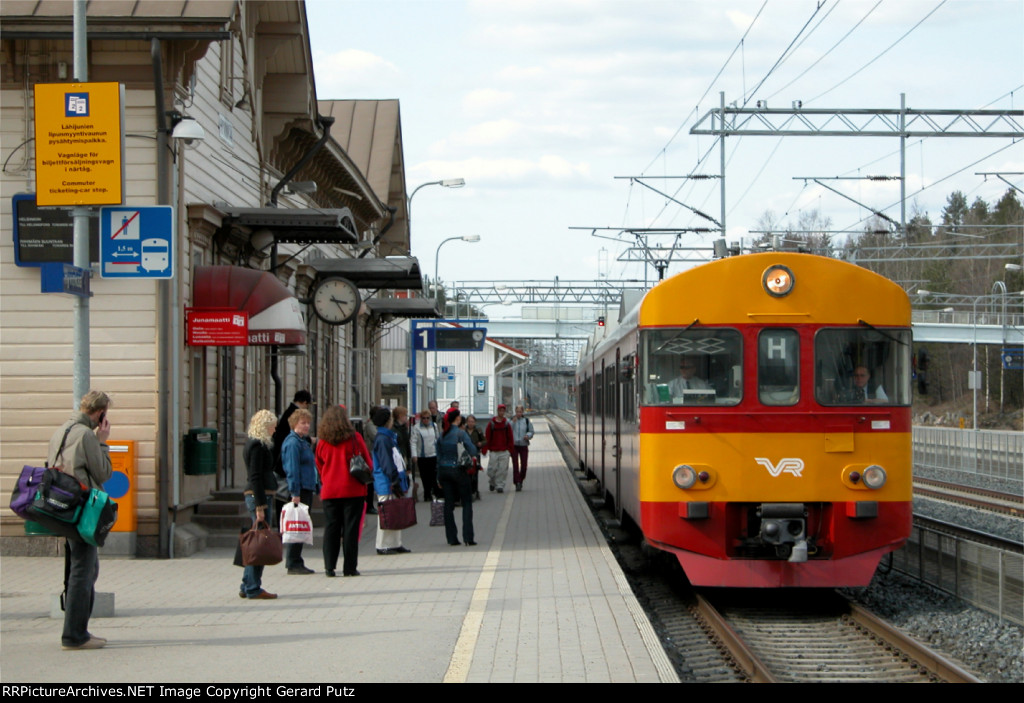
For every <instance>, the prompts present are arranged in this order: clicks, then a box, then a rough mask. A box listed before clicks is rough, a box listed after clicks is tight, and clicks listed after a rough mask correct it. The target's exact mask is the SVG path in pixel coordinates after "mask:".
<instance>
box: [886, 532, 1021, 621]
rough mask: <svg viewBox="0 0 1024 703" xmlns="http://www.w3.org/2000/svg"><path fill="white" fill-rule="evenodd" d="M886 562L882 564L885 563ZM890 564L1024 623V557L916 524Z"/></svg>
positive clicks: (894, 554) (937, 586)
mask: <svg viewBox="0 0 1024 703" xmlns="http://www.w3.org/2000/svg"><path fill="white" fill-rule="evenodd" d="M883 564H884V562H883ZM892 568H894V569H896V570H897V571H900V572H902V573H905V574H907V575H908V576H912V577H914V578H917V579H919V580H921V581H924V582H925V583H927V584H929V585H931V586H934V587H936V588H938V589H939V590H942V591H945V592H946V593H950V594H952V595H954V596H956V597H957V598H960V599H961V600H963V601H966V602H967V603H970V604H971V605H973V606H975V607H976V608H980V609H982V610H985V611H988V612H990V613H993V614H994V615H997V616H998V617H1000V618H1001V619H1004V620H1008V621H1009V622H1013V623H1016V624H1018V625H1024V555H1022V554H1018V553H1014V552H1010V551H1007V550H1005V549H1002V548H1000V547H997V546H989V545H985V544H979V543H977V542H974V541H970V540H967V539H963V538H961V537H959V536H957V535H952V534H947V533H946V532H943V531H940V530H939V529H933V528H930V527H927V526H924V525H914V529H913V530H912V532H911V534H910V538H909V539H908V540H907V543H906V544H905V545H904V546H903V548H902V549H900V550H898V551H896V552H893V555H892Z"/></svg>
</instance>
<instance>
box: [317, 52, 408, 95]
mask: <svg viewBox="0 0 1024 703" xmlns="http://www.w3.org/2000/svg"><path fill="white" fill-rule="evenodd" d="M313 62H314V64H315V66H316V68H315V76H316V92H317V97H318V98H319V99H320V100H333V99H350V98H377V97H383V96H385V95H387V96H393V95H394V94H395V91H396V85H397V84H400V83H403V82H404V81H402V80H401V79H402V78H403V76H402V72H401V71H400V70H399V68H398V66H396V65H395V64H393V63H392V62H390V61H388V60H387V59H384V58H382V57H381V56H378V55H377V54H373V53H371V52H369V51H363V50H361V49H345V50H343V51H338V52H334V53H329V54H328V53H315V54H314V57H313Z"/></svg>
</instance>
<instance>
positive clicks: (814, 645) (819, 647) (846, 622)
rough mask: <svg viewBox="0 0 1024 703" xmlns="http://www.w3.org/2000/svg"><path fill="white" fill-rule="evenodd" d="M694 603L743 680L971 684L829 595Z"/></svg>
mask: <svg viewBox="0 0 1024 703" xmlns="http://www.w3.org/2000/svg"><path fill="white" fill-rule="evenodd" d="M697 599H698V603H699V608H698V612H699V615H700V617H702V618H704V619H706V620H707V621H708V623H709V626H710V627H711V628H712V629H713V630H714V632H715V635H716V637H717V638H718V639H719V640H720V641H721V642H722V643H723V644H724V646H726V647H727V648H728V650H729V651H730V652H731V656H732V659H733V660H734V661H735V662H736V663H737V665H738V666H739V667H740V669H741V670H742V672H743V674H744V675H745V677H746V680H748V681H752V682H756V683H811V682H819V683H825V682H830V683H838V682H844V683H855V682H861V683H868V682H876V683H881V682H886V683H913V682H928V681H933V682H940V681H944V682H951V683H976V682H978V680H977V679H976V678H975V677H974V676H972V675H971V674H969V673H968V672H966V671H964V670H963V669H962V668H960V667H959V666H958V665H956V664H955V663H953V662H951V661H949V660H948V659H946V658H945V657H942V656H941V655H938V654H936V653H935V652H933V651H931V650H930V649H928V648H927V647H924V646H922V645H920V644H919V643H917V642H916V641H915V640H913V639H912V638H910V637H908V636H906V635H904V634H903V633H902V632H900V631H899V630H897V629H896V628H894V627H892V626H891V625H889V624H887V623H885V622H884V621H882V620H880V619H879V618H877V617H875V616H874V615H872V614H871V613H870V612H868V611H867V610H865V609H863V608H861V607H860V606H857V605H855V604H853V603H850V602H848V601H846V600H845V599H843V598H841V597H839V596H838V595H837V594H835V593H832V592H822V593H817V594H814V595H811V596H808V595H807V594H806V593H800V594H798V595H795V596H794V594H789V593H783V594H778V593H771V594H769V593H757V594H755V595H751V594H750V593H748V592H739V593H728V594H726V595H715V596H712V597H710V598H707V597H705V596H703V595H698V596H697ZM712 601H714V603H713V602H712ZM752 602H753V603H754V604H751V603H752Z"/></svg>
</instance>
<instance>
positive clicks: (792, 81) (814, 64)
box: [768, 0, 882, 100]
mask: <svg viewBox="0 0 1024 703" xmlns="http://www.w3.org/2000/svg"><path fill="white" fill-rule="evenodd" d="M881 4H882V0H878V2H876V3H875V4H874V7H872V8H871V9H870V10H868V11H867V12H866V13H865V14H864V16H863V17H861V18H860V19H859V20H858V21H857V24H855V25H853V26H852V27H851V28H850V30H849V31H848V32H847V33H846V34H844V35H843V36H842V37H840V39H839V41H837V42H836V43H835V44H833V45H832V46H831V47H830V48H829V49H828V51H826V52H825V53H824V54H822V55H821V56H819V57H818V59H817V60H816V61H815V62H814V63H812V64H811V65H810V66H808V67H807V68H805V69H804V70H803V71H801V72H800V74H799V75H797V77H796V78H794V79H793V80H791V81H790V82H789V83H787V84H786V85H784V86H782V87H781V88H779V89H778V90H776V91H775V92H774V93H772V94H771V95H769V96H768V100H771V99H772V98H774V97H776V96H777V95H778V94H779V93H781V92H782V91H784V90H785V89H786V88H788V87H789V86H791V85H793V84H794V83H796V82H797V81H798V80H800V79H801V78H803V77H804V76H805V75H807V73H808V71H810V70H811V69H813V68H814V67H815V66H817V65H818V64H819V63H821V62H822V61H824V60H825V57H826V56H828V55H829V54H831V53H832V52H833V51H834V50H835V49H836V48H838V47H839V45H840V44H842V43H843V42H844V41H846V39H847V38H848V37H849V36H850V35H851V34H853V33H854V32H855V31H856V30H857V27H859V26H861V25H862V24H863V23H864V20H866V19H867V18H868V17H870V16H871V13H872V12H874V11H875V10H876V9H878V6H879V5H881ZM837 5H838V3H837ZM837 5H833V6H832V10H834V9H835V8H836V6H837ZM829 13H830V14H831V10H829ZM827 17H828V15H825V17H822V18H821V19H822V22H824V21H825V19H826V18H827ZM819 24H820V23H819ZM808 36H809V35H808ZM800 43H801V44H803V42H800Z"/></svg>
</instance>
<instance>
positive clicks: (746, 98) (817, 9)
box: [743, 0, 825, 106]
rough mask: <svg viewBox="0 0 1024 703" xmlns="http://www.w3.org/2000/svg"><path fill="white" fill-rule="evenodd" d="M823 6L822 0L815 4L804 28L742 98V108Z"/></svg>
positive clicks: (780, 62)
mask: <svg viewBox="0 0 1024 703" xmlns="http://www.w3.org/2000/svg"><path fill="white" fill-rule="evenodd" d="M824 5H825V2H824V0H821V1H820V2H819V3H818V4H817V5H816V6H815V7H814V12H812V13H811V16H810V17H808V18H807V21H806V22H804V26H803V27H801V28H800V31H799V32H797V33H796V36H795V37H793V39H792V41H790V42H789V46H787V47H786V50H785V51H783V52H782V54H781V55H780V56H779V58H778V59H776V61H775V63H774V64H772V67H771V68H769V69H768V73H766V74H764V77H763V78H762V79H761V80H760V81H759V82H758V84H757V85H755V86H754V89H753V90H751V91H750V94H749V95H746V96H744V97H743V105H744V106H746V104H747V103H748V102H750V98H752V97H753V96H754V95H756V94H757V91H758V89H759V88H760V87H761V86H762V85H764V82H765V81H766V80H768V78H769V76H771V75H772V74H773V73H774V72H775V69H776V68H778V67H779V66H780V65H781V64H782V62H783V61H784V60H785V58H786V55H787V54H788V53H789V50H790V49H792V48H793V45H794V44H796V42H797V40H798V39H799V38H800V35H802V34H803V33H804V30H805V29H807V27H808V25H810V23H811V22H812V21H813V20H814V17H815V16H816V15H817V14H818V13H819V12H821V8H822V7H823V6H824Z"/></svg>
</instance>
